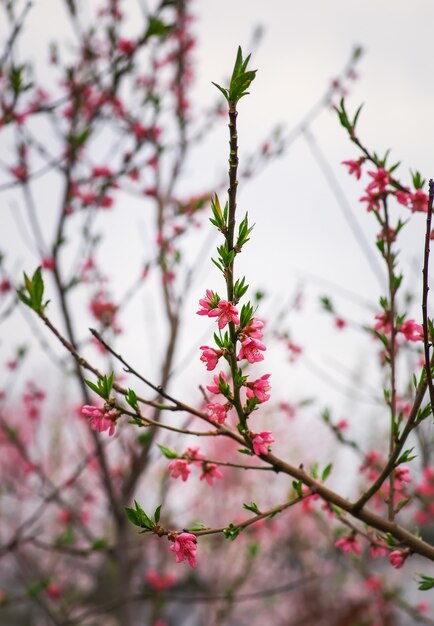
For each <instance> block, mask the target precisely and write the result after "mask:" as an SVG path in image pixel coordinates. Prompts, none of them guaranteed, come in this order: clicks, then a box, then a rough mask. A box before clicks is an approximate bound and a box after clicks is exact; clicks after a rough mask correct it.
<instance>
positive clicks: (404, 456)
mask: <svg viewBox="0 0 434 626" xmlns="http://www.w3.org/2000/svg"><path fill="white" fill-rule="evenodd" d="M413 450H414V447H413V448H410V449H409V450H405V452H403V453H402V454H401V456H400V457H399V459H398V460H397V461H396V465H400V464H401V463H409V462H410V461H412V460H413V459H415V458H416V457H417V454H413V456H412V455H411V453H412V452H413Z"/></svg>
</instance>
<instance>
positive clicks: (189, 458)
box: [168, 447, 223, 487]
mask: <svg viewBox="0 0 434 626" xmlns="http://www.w3.org/2000/svg"><path fill="white" fill-rule="evenodd" d="M203 459H205V457H204V455H203V454H201V453H200V452H199V448H198V447H194V448H187V450H186V451H185V453H184V454H183V456H182V458H179V459H174V460H173V461H171V462H170V463H169V465H168V469H169V471H170V472H171V476H172V478H179V477H181V478H182V480H183V481H184V482H185V481H186V480H187V479H188V477H189V475H190V473H191V469H190V465H191V464H194V465H197V466H198V467H201V468H202V474H201V476H200V480H206V482H207V483H208V485H210V486H211V487H212V485H213V481H214V479H216V478H223V474H222V472H221V471H220V469H219V466H218V465H217V464H216V463H207V462H203Z"/></svg>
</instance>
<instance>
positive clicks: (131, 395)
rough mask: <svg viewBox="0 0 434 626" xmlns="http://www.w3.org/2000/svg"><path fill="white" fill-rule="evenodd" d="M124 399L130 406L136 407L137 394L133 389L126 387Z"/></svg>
mask: <svg viewBox="0 0 434 626" xmlns="http://www.w3.org/2000/svg"><path fill="white" fill-rule="evenodd" d="M125 400H126V401H127V402H128V404H129V405H130V407H131V408H133V409H134V410H136V409H137V407H138V405H137V395H136V392H135V391H134V389H128V391H127V395H126V396H125Z"/></svg>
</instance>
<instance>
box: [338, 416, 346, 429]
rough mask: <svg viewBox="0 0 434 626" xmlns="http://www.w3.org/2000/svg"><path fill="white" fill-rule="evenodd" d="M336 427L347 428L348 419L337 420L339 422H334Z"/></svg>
mask: <svg viewBox="0 0 434 626" xmlns="http://www.w3.org/2000/svg"><path fill="white" fill-rule="evenodd" d="M336 428H337V429H338V430H346V429H347V428H348V420H346V419H345V418H344V419H341V420H339V422H338V423H337V424H336Z"/></svg>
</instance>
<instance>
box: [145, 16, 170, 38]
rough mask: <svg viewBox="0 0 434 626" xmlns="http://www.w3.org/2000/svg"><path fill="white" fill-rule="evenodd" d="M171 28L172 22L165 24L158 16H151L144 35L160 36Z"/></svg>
mask: <svg viewBox="0 0 434 626" xmlns="http://www.w3.org/2000/svg"><path fill="white" fill-rule="evenodd" d="M171 30H173V24H165V23H164V22H163V21H162V20H160V18H158V17H154V16H151V17H150V18H149V22H148V29H147V31H146V35H145V37H146V38H147V39H149V37H154V36H157V37H162V36H164V35H167V33H169V32H170V31H171Z"/></svg>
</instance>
